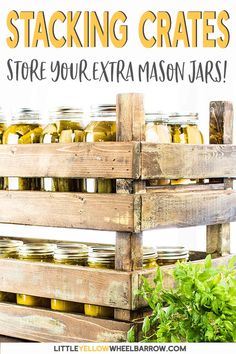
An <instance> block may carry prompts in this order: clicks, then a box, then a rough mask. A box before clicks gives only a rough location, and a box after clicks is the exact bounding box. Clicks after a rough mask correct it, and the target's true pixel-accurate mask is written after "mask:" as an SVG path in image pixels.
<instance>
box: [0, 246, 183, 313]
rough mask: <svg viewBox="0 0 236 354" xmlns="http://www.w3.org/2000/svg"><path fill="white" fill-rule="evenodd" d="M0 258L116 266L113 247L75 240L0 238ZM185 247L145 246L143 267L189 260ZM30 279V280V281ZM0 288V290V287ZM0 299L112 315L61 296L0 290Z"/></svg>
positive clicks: (102, 308)
mask: <svg viewBox="0 0 236 354" xmlns="http://www.w3.org/2000/svg"><path fill="white" fill-rule="evenodd" d="M0 258H15V259H21V260H25V261H36V262H50V263H51V262H53V263H56V264H65V265H80V266H88V267H90V268H98V269H114V268H115V247H114V246H108V245H107V246H104V245H103V246H101V245H95V246H93V247H91V246H90V247H88V246H87V245H85V244H77V243H58V244H56V245H55V244H52V243H42V242H40V243H23V242H22V241H17V240H4V239H2V240H0ZM188 258H189V253H188V251H187V250H186V249H185V248H184V247H177V248H175V247H168V248H167V247H162V248H158V249H157V248H153V247H144V248H143V268H144V269H151V268H155V267H157V265H158V264H159V265H167V264H174V263H175V262H177V261H178V260H179V261H182V260H188ZM29 281H30V280H29ZM0 290H1V289H0ZM0 301H10V302H16V303H17V304H19V305H23V306H33V307H45V308H51V309H52V310H55V311H62V312H76V313H77V312H78V313H84V314H85V315H87V316H92V317H113V309H112V308H110V307H105V306H98V305H94V304H81V303H77V302H71V301H65V300H60V299H46V298H40V297H37V296H32V295H28V294H12V293H6V292H2V291H0Z"/></svg>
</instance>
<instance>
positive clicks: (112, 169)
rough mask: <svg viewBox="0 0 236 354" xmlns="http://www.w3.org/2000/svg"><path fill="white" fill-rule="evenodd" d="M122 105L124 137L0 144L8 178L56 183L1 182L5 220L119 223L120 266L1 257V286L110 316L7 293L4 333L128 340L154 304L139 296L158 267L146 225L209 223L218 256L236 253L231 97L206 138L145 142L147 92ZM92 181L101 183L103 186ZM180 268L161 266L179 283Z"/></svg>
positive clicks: (0, 311) (217, 109) (211, 247)
mask: <svg viewBox="0 0 236 354" xmlns="http://www.w3.org/2000/svg"><path fill="white" fill-rule="evenodd" d="M116 108H117V121H116V131H117V132H116V134H117V141H116V142H109V141H106V142H73V143H61V142H60V141H58V142H57V143H56V144H51V143H47V144H39V143H36V144H9V145H0V162H1V166H2V168H1V177H2V178H4V180H5V179H6V180H7V181H8V186H9V182H10V184H13V185H14V183H15V182H16V181H17V183H19V180H20V181H21V182H22V181H24V180H27V179H29V178H31V179H41V180H42V179H43V181H44V187H45V181H46V182H47V183H48V184H50V188H43V190H34V191H32V190H31V191H29V190H9V188H8V190H1V191H0V201H1V204H0V205H1V207H0V222H1V223H12V224H23V225H38V226H52V227H70V228H79V229H80V228H81V229H84V228H87V229H96V230H109V231H117V235H116V251H115V255H114V264H113V266H112V267H110V268H114V269H108V268H109V267H99V266H98V267H95V268H91V267H88V266H79V265H71V264H56V263H55V264H54V263H51V262H50V263H49V262H38V261H37V262H35V261H32V260H27V261H25V260H19V259H8V258H7V259H1V258H0V270H1V273H0V291H1V292H5V293H9V294H26V295H28V296H29V297H38V298H41V299H57V300H58V301H59V300H61V301H68V302H73V303H77V304H90V305H94V306H95V307H96V306H97V307H105V308H108V309H110V311H109V316H104V313H103V314H102V315H100V316H99V317H98V316H88V315H85V314H83V313H82V312H83V311H82V310H81V311H78V313H76V312H77V311H73V310H70V311H69V312H65V311H64V312H63V311H60V309H59V310H58V309H57V310H58V311H53V310H50V308H49V307H50V306H49V307H48V306H46V307H44V308H43V307H41V306H33V305H32V304H29V303H28V304H23V305H27V306H23V305H20V303H19V302H18V304H15V303H12V302H6V301H5V302H4V301H3V302H1V303H0V334H2V335H7V336H12V337H16V338H24V339H27V340H32V341H43V342H44V341H63V342H66V341H68V342H70V341H94V342H118V341H126V335H127V331H128V330H129V328H130V327H131V325H132V324H133V321H134V320H137V319H139V318H140V317H142V316H143V313H144V312H145V311H146V309H145V303H143V301H142V300H141V299H139V298H138V297H136V296H135V291H136V290H137V289H138V288H139V287H140V284H141V277H142V276H143V275H144V276H146V277H148V278H149V279H152V278H153V277H154V274H155V268H154V267H153V268H152V267H150V269H146V267H143V266H144V259H143V246H142V231H144V230H148V229H155V228H159V227H168V226H176V227H187V226H194V225H207V249H206V252H207V253H211V254H212V255H213V257H214V262H215V263H216V264H218V263H220V262H223V263H224V262H227V260H228V259H229V258H230V257H231V255H230V227H229V223H230V222H232V221H235V220H236V193H235V191H234V190H233V188H232V179H233V178H235V176H236V167H235V163H234V161H235V157H236V146H234V145H232V124H233V109H232V105H231V104H230V103H228V102H213V103H211V110H210V112H211V114H210V143H211V144H208V145H202V142H201V141H200V140H201V139H198V140H199V143H196V144H179V143H177V142H176V143H167V144H165V143H158V144H156V143H154V142H147V141H146V142H145V138H146V136H145V118H144V109H143V97H142V95H140V94H125V95H118V98H117V106H116ZM146 129H147V127H146ZM146 131H147V130H146ZM214 144H215V145H214ZM65 179H66V180H67V181H68V180H69V179H70V180H74V181H75V180H76V181H77V182H76V183H77V185H80V189H79V190H80V191H79V192H78V191H77V190H73V191H72V190H69V191H67V186H68V183H67V184H65V183H64V182H65ZM55 180H57V181H59V180H60V181H61V180H62V181H63V184H62V186H63V188H62V191H60V188H58V189H57V188H55V190H54V189H53V188H52V185H53V186H55V185H56V184H53V183H54V181H55ZM85 180H86V181H87V182H86V183H87V185H86V188H85V187H84V183H85V182H84V181H85ZM89 181H91V182H92V185H93V186H94V183H95V184H96V191H95V193H91V191H90V190H89V183H88V182H89ZM114 181H115V182H116V189H115V190H114V189H113V186H114ZM24 183H25V182H22V183H21V184H18V186H19V185H20V186H25V184H24ZM35 185H36V184H35ZM57 186H59V183H58V184H57ZM99 188H100V189H99ZM18 189H24V188H18ZM108 191H109V193H108ZM89 192H90V193H89ZM110 192H112V193H110ZM78 241H79V240H78ZM108 242H109V240H108ZM204 255H205V254H204ZM204 255H202V254H201V255H200V256H199V254H198V256H197V257H195V258H194V259H196V258H197V259H199V260H197V261H201V260H200V259H201V258H204ZM172 267H173V266H171V265H170V266H162V269H163V272H164V273H165V281H166V285H167V286H174V284H172V283H170V281H169V276H168V272H169V270H170V269H171V268H172ZM106 268H107V269H106ZM111 311H112V315H111ZM106 317H108V318H106Z"/></svg>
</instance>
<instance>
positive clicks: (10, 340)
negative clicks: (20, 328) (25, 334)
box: [0, 336, 28, 345]
mask: <svg viewBox="0 0 236 354" xmlns="http://www.w3.org/2000/svg"><path fill="white" fill-rule="evenodd" d="M21 342H28V341H27V340H22V339H19V338H13V337H6V336H0V345H1V343H21Z"/></svg>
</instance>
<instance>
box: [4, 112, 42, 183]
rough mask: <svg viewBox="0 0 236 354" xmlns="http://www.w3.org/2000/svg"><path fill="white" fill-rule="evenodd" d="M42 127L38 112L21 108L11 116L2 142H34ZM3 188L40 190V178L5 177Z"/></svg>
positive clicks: (38, 137) (37, 141) (38, 139)
mask: <svg viewBox="0 0 236 354" xmlns="http://www.w3.org/2000/svg"><path fill="white" fill-rule="evenodd" d="M42 130H43V129H42V127H41V125H40V121H39V114H38V113H37V112H35V111H32V110H30V109H27V108H26V109H25V108H24V109H22V110H20V112H19V114H18V115H16V116H14V117H13V118H12V122H11V125H10V126H9V127H8V128H7V129H6V130H5V132H4V133H3V138H2V142H3V144H34V143H39V142H40V136H41V134H42ZM5 188H6V189H9V190H40V178H22V177H8V178H5Z"/></svg>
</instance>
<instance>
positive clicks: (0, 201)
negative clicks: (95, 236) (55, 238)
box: [0, 191, 134, 231]
mask: <svg viewBox="0 0 236 354" xmlns="http://www.w3.org/2000/svg"><path fill="white" fill-rule="evenodd" d="M133 203H134V202H133V196H131V195H118V194H88V193H50V192H31V191H24V192H22V191H20V192H19V191H14V192H13V191H12V192H7V191H0V205H1V206H0V223H12V224H25V225H38V226H57V227H72V228H83V229H96V230H111V231H112V230H114V231H117V230H119V231H132V230H133V229H134V226H133V224H134V221H133V219H134V216H133V214H134V205H133Z"/></svg>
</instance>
